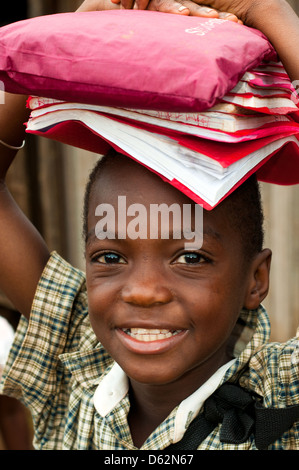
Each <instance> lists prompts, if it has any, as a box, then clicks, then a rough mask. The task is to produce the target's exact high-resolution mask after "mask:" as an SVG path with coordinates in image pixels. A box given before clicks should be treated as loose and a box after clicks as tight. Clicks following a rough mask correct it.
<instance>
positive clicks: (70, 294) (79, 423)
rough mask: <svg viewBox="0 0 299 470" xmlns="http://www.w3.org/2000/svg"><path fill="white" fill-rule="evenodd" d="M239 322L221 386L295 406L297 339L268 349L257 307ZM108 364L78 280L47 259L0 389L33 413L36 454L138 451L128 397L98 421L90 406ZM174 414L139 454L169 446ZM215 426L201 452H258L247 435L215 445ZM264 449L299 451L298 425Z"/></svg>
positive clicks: (56, 259)
mask: <svg viewBox="0 0 299 470" xmlns="http://www.w3.org/2000/svg"><path fill="white" fill-rule="evenodd" d="M240 324H241V325H242V334H241V336H240V338H239V340H238V342H237V344H236V347H235V351H236V355H237V360H236V361H235V363H234V364H233V365H232V366H231V367H230V368H229V369H228V370H227V372H226V374H225V376H224V378H223V380H222V382H221V383H223V382H225V381H236V380H237V379H238V380H239V382H240V384H241V385H242V386H244V387H246V388H248V389H250V390H252V391H255V392H256V393H258V394H259V395H262V396H263V397H264V405H265V406H269V407H270V406H271V407H285V406H287V405H294V404H298V403H299V338H298V337H297V338H293V339H292V340H290V341H288V342H286V343H283V344H280V343H268V340H269V334H270V326H269V321H268V317H267V314H266V312H265V310H264V308H263V307H262V306H260V308H259V309H258V310H257V311H250V312H248V311H244V312H241V315H240ZM113 364H114V362H113V360H112V358H111V357H110V356H109V355H108V353H107V352H106V351H105V350H104V349H103V347H102V346H101V345H100V344H99V343H98V342H97V340H96V338H95V335H94V333H93V331H92V329H91V326H90V324H89V319H88V309H87V295H86V288H85V277H84V274H83V273H82V272H81V271H79V270H76V269H75V268H73V267H72V266H70V265H69V264H68V263H66V262H65V261H64V260H63V259H62V258H60V256H59V255H58V254H57V253H55V252H54V253H52V255H51V258H50V260H49V262H48V264H47V266H46V268H45V270H44V272H43V275H42V277H41V279H40V282H39V285H38V288H37V291H36V295H35V299H34V302H33V306H32V312H31V319H30V322H29V324H28V322H27V320H26V319H24V318H22V320H21V321H20V324H19V327H18V330H17V332H16V335H15V340H14V344H13V346H12V349H11V352H10V356H9V358H8V361H7V364H6V367H5V370H4V374H3V379H2V384H1V392H2V393H5V394H7V395H11V396H14V397H16V398H19V399H20V400H22V401H23V403H25V405H26V406H28V407H29V409H30V410H31V413H32V417H33V420H34V426H35V439H34V444H35V447H36V448H37V449H78V450H79V449H82V450H91V449H103V450H135V449H136V448H135V447H134V445H133V442H132V439H131V435H130V430H129V426H128V423H127V414H128V411H129V407H130V403H129V399H128V396H127V395H126V396H125V397H124V398H122V399H121V400H120V402H119V403H118V404H117V405H116V406H115V407H114V408H113V409H112V410H111V411H110V412H109V413H108V414H107V415H106V416H105V417H104V418H103V417H101V416H100V415H99V414H98V413H97V411H96V409H95V407H94V404H93V396H94V393H95V390H96V389H97V387H98V384H99V382H100V381H101V380H102V379H103V377H105V376H106V374H107V373H108V372H109V371H110V369H111V367H112V366H113ZM176 412H177V409H175V410H173V411H172V413H171V414H170V415H169V416H168V418H167V419H166V420H165V421H164V422H163V423H161V425H160V426H159V427H158V428H157V429H156V430H155V431H154V432H153V433H152V434H151V436H149V438H148V439H147V441H146V442H145V443H144V444H143V446H142V449H143V450H159V449H161V450H162V449H164V448H166V447H167V446H168V445H169V444H170V443H171V442H172V439H173V430H174V421H175V416H176ZM220 426H221V425H220ZM220 426H218V427H217V428H216V429H215V430H214V431H213V432H212V433H211V434H210V435H209V436H208V437H207V439H205V441H204V442H203V443H202V444H201V445H200V447H199V450H204V449H207V450H208V449H215V450H250V449H252V450H253V449H255V448H256V447H255V443H254V439H253V437H252V438H250V439H249V440H248V441H246V442H245V443H244V444H242V445H238V446H236V445H231V444H224V443H221V442H220V440H219V428H220ZM269 449H276V450H279V449H299V422H297V423H295V424H294V426H293V427H292V428H291V429H290V430H289V431H288V432H286V433H284V435H283V436H282V437H281V438H280V439H279V440H277V441H276V442H275V443H273V444H272V445H271V446H270V447H269Z"/></svg>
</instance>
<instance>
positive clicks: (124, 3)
mask: <svg viewBox="0 0 299 470" xmlns="http://www.w3.org/2000/svg"><path fill="white" fill-rule="evenodd" d="M111 2H112V3H120V7H121V8H125V9H126V10H131V9H132V8H133V6H134V3H135V0H111Z"/></svg>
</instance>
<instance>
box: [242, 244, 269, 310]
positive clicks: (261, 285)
mask: <svg viewBox="0 0 299 470" xmlns="http://www.w3.org/2000/svg"><path fill="white" fill-rule="evenodd" d="M271 257H272V252H271V250H269V249H268V248H266V249H264V250H262V251H261V252H260V253H258V254H257V255H256V257H255V258H254V260H253V261H252V263H251V267H250V274H249V284H248V289H247V293H246V296H245V302H244V307H245V308H247V309H248V310H255V309H256V308H258V306H259V304H260V303H261V302H262V301H263V300H264V299H265V298H266V296H267V294H268V291H269V277H270V265H271Z"/></svg>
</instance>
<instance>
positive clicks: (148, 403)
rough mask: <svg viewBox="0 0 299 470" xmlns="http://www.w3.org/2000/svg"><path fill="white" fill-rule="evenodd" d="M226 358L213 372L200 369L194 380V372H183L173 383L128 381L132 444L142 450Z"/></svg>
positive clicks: (129, 421)
mask: <svg viewBox="0 0 299 470" xmlns="http://www.w3.org/2000/svg"><path fill="white" fill-rule="evenodd" d="M229 359H230V358H227V360H226V361H224V362H222V363H220V364H219V365H218V367H216V368H215V370H211V369H207V370H206V371H203V369H202V367H201V368H200V371H198V375H197V377H195V375H196V374H194V372H195V371H194V370H193V371H192V373H191V374H189V373H186V374H185V375H184V376H183V377H180V379H179V380H178V381H176V382H175V383H167V384H157V385H156V384H143V383H139V382H136V381H134V380H132V379H130V390H129V395H130V405H131V406H130V412H129V415H128V423H129V426H130V430H131V435H132V439H133V442H134V445H135V446H136V447H141V446H142V444H143V443H144V442H145V440H146V439H147V438H148V437H149V436H150V434H151V433H152V432H153V431H154V430H155V429H156V428H157V427H158V426H159V425H160V424H161V423H162V422H163V421H164V420H165V419H166V418H167V416H169V414H170V413H171V411H172V410H173V409H174V408H175V407H176V406H178V405H179V404H180V403H181V402H182V401H183V400H185V399H186V398H187V397H188V396H190V395H191V394H192V393H194V392H195V391H196V390H197V389H198V388H199V387H200V386H201V385H202V384H203V383H205V382H206V381H207V380H208V379H209V378H210V377H211V376H212V375H213V373H214V372H215V371H216V370H217V369H218V368H219V367H220V366H221V365H223V364H224V363H225V362H227V361H228V360H229Z"/></svg>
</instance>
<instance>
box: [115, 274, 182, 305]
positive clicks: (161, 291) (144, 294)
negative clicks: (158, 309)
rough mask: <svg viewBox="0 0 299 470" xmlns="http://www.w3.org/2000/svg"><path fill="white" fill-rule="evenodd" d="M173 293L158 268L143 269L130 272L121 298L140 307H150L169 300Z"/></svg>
mask: <svg viewBox="0 0 299 470" xmlns="http://www.w3.org/2000/svg"><path fill="white" fill-rule="evenodd" d="M172 298H173V294H172V292H171V289H170V288H169V287H168V286H167V285H166V281H165V277H164V276H163V275H162V273H161V272H159V270H157V269H156V270H154V269H149V268H148V267H146V266H145V265H144V266H143V269H141V270H138V271H135V272H132V273H131V274H130V275H129V276H128V278H127V282H126V284H125V285H124V287H123V289H122V300H123V301H124V302H126V303H130V304H132V305H136V306H140V307H152V306H154V305H158V304H167V303H169V302H171V300H172Z"/></svg>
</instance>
